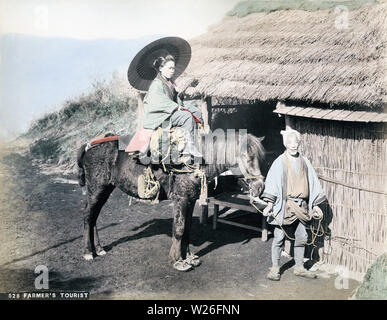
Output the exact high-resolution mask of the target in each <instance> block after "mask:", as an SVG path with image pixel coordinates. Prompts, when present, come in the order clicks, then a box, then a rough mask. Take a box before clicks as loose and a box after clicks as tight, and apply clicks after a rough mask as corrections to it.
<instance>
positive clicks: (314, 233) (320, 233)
mask: <svg viewBox="0 0 387 320" xmlns="http://www.w3.org/2000/svg"><path fill="white" fill-rule="evenodd" d="M250 204H251V205H252V206H253V207H254V208H255V210H257V211H258V212H260V213H261V214H263V212H262V211H261V210H259V209H258V207H257V206H256V205H255V204H254V200H253V199H252V198H250ZM270 215H271V216H272V217H273V218H274V220H275V221H276V222H277V224H278V226H279V227H280V228H281V230H282V231H283V233H284V234H285V236H286V238H288V239H289V240H292V241H295V240H296V239H295V238H292V237H290V236H289V235H288V234H287V232H286V231H285V230H284V228H283V227H282V225H281V223H280V222H279V221H278V219H277V218H276V217H275V216H274V215H273V214H270ZM312 219H315V220H318V226H317V229H315V228H314V227H313V225H311V226H310V227H309V228H307V229H309V230H310V232H311V234H312V240H311V242H307V243H305V245H307V246H310V245H313V250H314V248H315V247H316V245H315V244H314V243H315V242H316V239H317V237H322V236H323V235H324V234H325V231H324V228H323V227H322V225H321V222H322V220H323V217H318V218H316V217H314V216H312ZM320 229H321V231H320ZM313 250H312V252H311V256H312V255H313Z"/></svg>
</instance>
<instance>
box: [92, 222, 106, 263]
mask: <svg viewBox="0 0 387 320" xmlns="http://www.w3.org/2000/svg"><path fill="white" fill-rule="evenodd" d="M94 242H95V253H96V254H97V255H98V256H104V255H105V254H106V251H105V250H104V249H103V247H102V246H101V243H100V242H99V236H98V230H97V222H96V223H95V225H94Z"/></svg>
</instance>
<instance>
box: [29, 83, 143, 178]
mask: <svg viewBox="0 0 387 320" xmlns="http://www.w3.org/2000/svg"><path fill="white" fill-rule="evenodd" d="M136 116H137V100H136V93H135V91H134V89H132V88H131V87H130V85H129V84H128V82H127V80H126V79H124V77H123V76H122V77H119V76H117V75H113V77H112V79H111V80H110V81H102V82H94V83H93V84H92V89H91V90H90V92H89V93H87V94H83V95H81V96H78V97H74V98H71V99H69V100H67V101H66V102H65V103H64V104H63V107H62V108H61V109H60V110H58V111H55V112H51V113H48V114H46V115H44V116H43V117H41V118H40V119H38V120H36V121H34V122H33V123H32V125H31V127H30V129H29V130H28V132H27V133H26V134H24V135H23V137H25V138H29V139H31V140H32V143H31V144H30V146H29V151H30V153H31V154H32V156H33V157H34V158H35V159H39V160H40V161H41V162H42V163H43V164H51V165H55V166H56V169H58V168H60V169H61V170H62V171H63V173H74V172H75V171H76V170H77V167H76V161H75V160H76V151H77V149H78V148H79V147H80V146H81V145H82V144H83V143H86V142H88V141H90V140H91V139H92V138H94V137H96V136H99V135H102V134H104V133H107V132H112V133H115V134H120V135H124V134H129V133H132V132H134V130H135V127H136Z"/></svg>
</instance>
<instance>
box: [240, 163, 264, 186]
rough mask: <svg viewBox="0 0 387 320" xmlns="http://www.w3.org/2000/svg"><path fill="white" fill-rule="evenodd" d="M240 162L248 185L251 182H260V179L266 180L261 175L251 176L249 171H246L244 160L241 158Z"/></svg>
mask: <svg viewBox="0 0 387 320" xmlns="http://www.w3.org/2000/svg"><path fill="white" fill-rule="evenodd" d="M238 160H239V161H238V167H239V170H240V171H241V172H242V175H243V179H244V180H245V181H246V183H248V181H249V180H258V179H262V180H265V177H264V176H263V175H262V174H259V175H251V174H249V173H248V172H247V169H246V167H245V165H244V164H243V162H242V159H241V158H239V159H238Z"/></svg>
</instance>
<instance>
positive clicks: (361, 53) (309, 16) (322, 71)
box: [178, 3, 387, 107]
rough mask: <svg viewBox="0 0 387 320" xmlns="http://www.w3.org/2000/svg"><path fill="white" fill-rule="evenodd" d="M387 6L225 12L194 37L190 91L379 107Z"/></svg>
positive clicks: (383, 98)
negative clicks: (342, 20) (344, 14)
mask: <svg viewBox="0 0 387 320" xmlns="http://www.w3.org/2000/svg"><path fill="white" fill-rule="evenodd" d="M386 8H387V4H386V3H381V4H376V5H366V6H364V7H362V8H360V9H357V10H353V11H349V12H348V18H349V21H348V22H349V25H348V28H347V29H339V28H337V27H336V24H337V21H336V20H337V19H338V15H339V14H338V13H335V11H334V10H322V11H312V12H310V11H302V10H289V11H276V12H269V13H266V12H261V13H253V14H249V15H247V16H245V17H243V18H238V17H235V16H227V17H225V18H224V19H223V20H222V21H221V22H220V23H219V24H217V25H215V26H212V27H211V28H210V29H209V31H208V32H207V33H206V34H204V35H202V36H199V37H197V38H194V39H192V40H191V41H190V43H191V46H192V60H191V62H190V65H189V67H188V69H187V70H186V73H185V75H183V76H181V77H180V78H181V79H178V84H179V82H180V83H181V84H182V83H184V82H185V81H187V79H189V78H191V77H193V78H196V79H198V80H199V84H198V85H197V86H196V87H195V88H190V89H188V90H187V93H188V94H189V95H191V96H197V95H209V96H215V97H235V98H239V99H249V100H255V99H257V100H262V101H267V100H296V101H300V100H301V101H308V102H321V103H330V104H336V103H339V104H342V103H345V104H361V105H365V106H369V107H378V106H379V107H380V106H382V105H383V102H387V99H386V62H387V61H386V46H387V42H386V17H387V10H386Z"/></svg>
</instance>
